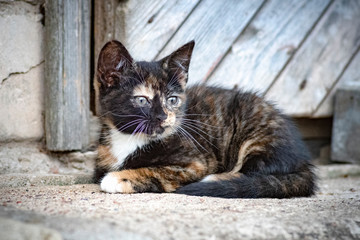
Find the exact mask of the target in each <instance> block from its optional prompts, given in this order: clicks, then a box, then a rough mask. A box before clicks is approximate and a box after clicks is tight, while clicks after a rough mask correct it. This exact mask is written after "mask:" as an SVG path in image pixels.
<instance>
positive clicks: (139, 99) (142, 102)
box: [135, 96, 150, 107]
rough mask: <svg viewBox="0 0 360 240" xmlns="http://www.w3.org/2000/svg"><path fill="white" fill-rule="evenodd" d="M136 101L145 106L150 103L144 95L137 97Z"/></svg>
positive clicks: (140, 105)
mask: <svg viewBox="0 0 360 240" xmlns="http://www.w3.org/2000/svg"><path fill="white" fill-rule="evenodd" d="M135 102H136V104H137V105H138V106H139V107H145V106H148V105H149V104H150V102H149V100H148V99H147V98H146V97H143V96H138V97H135Z"/></svg>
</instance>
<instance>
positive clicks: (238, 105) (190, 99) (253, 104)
mask: <svg viewBox="0 0 360 240" xmlns="http://www.w3.org/2000/svg"><path fill="white" fill-rule="evenodd" d="M186 94H187V110H188V111H187V112H188V113H190V114H195V113H201V114H211V115H212V114H216V115H222V116H223V117H224V116H225V115H227V116H231V115H239V114H241V115H247V114H250V113H251V112H253V111H254V110H258V109H262V110H264V112H263V113H264V114H265V113H266V111H267V112H272V113H275V114H281V113H280V112H279V111H278V110H277V109H276V108H275V107H274V106H273V104H271V103H269V102H267V101H265V100H264V99H263V98H262V97H261V96H259V95H258V94H257V93H255V92H250V91H244V90H242V89H224V88H220V87H214V86H205V85H195V86H192V87H189V88H187V89H186Z"/></svg>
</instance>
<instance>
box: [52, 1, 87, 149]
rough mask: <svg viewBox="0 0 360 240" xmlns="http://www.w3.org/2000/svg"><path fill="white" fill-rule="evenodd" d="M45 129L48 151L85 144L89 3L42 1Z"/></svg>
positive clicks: (74, 147) (77, 147)
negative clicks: (43, 16)
mask: <svg viewBox="0 0 360 240" xmlns="http://www.w3.org/2000/svg"><path fill="white" fill-rule="evenodd" d="M46 13H47V16H49V17H46V20H45V21H46V22H45V27H46V31H45V32H46V35H45V39H46V40H45V42H46V50H45V59H46V60H45V82H46V93H45V104H46V106H45V109H46V111H45V130H46V145H47V148H48V149H49V150H53V151H68V150H78V149H82V148H83V147H84V146H86V145H87V144H88V141H89V129H88V128H89V80H90V79H89V63H90V59H89V51H90V44H89V40H90V25H89V23H90V1H89V0H88V1H82V0H77V1H70V0H64V1H55V0H53V1H51V0H49V1H47V2H46Z"/></svg>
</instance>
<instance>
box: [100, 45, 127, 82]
mask: <svg viewBox="0 0 360 240" xmlns="http://www.w3.org/2000/svg"><path fill="white" fill-rule="evenodd" d="M132 63H133V59H132V57H131V56H130V54H129V52H128V51H127V50H126V48H125V47H124V46H123V45H122V44H121V43H120V42H118V41H116V40H113V41H110V42H108V43H106V44H105V46H104V47H103V48H102V49H101V51H100V54H99V60H98V67H97V79H98V81H99V82H100V83H101V85H102V86H105V87H111V86H114V85H115V84H116V83H118V82H119V81H120V79H121V75H122V74H123V73H124V71H125V70H126V69H128V68H130V67H131V66H132Z"/></svg>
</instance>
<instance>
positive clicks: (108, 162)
mask: <svg viewBox="0 0 360 240" xmlns="http://www.w3.org/2000/svg"><path fill="white" fill-rule="evenodd" d="M97 150H98V156H99V157H98V158H97V162H96V165H97V166H99V167H105V168H111V167H112V166H113V165H114V164H116V162H117V159H116V158H115V156H114V155H113V154H112V153H111V151H110V147H108V146H103V145H99V146H98V149H97Z"/></svg>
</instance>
